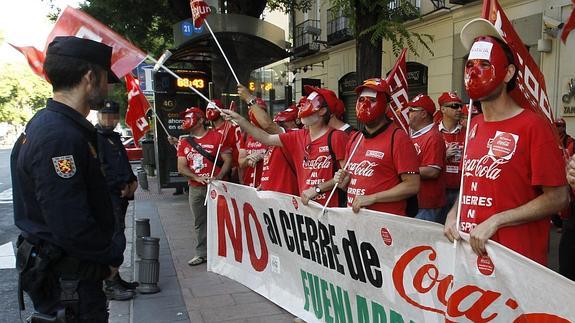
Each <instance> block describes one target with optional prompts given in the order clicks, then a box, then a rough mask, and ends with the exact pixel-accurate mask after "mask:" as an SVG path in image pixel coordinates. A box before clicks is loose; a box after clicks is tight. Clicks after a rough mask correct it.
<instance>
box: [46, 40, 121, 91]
mask: <svg viewBox="0 0 575 323" xmlns="http://www.w3.org/2000/svg"><path fill="white" fill-rule="evenodd" d="M50 55H57V56H66V57H73V58H76V59H81V60H83V61H86V62H88V63H92V64H96V65H99V66H101V67H102V68H103V69H105V70H106V71H108V83H119V82H120V79H118V77H117V76H116V74H114V72H112V69H111V66H112V47H110V46H108V45H106V44H102V43H99V42H97V41H93V40H90V39H85V38H78V37H74V36H59V37H56V38H54V40H53V41H52V42H51V43H50V44H49V45H48V50H47V52H46V56H50Z"/></svg>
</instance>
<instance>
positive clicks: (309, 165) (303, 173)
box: [224, 88, 348, 207]
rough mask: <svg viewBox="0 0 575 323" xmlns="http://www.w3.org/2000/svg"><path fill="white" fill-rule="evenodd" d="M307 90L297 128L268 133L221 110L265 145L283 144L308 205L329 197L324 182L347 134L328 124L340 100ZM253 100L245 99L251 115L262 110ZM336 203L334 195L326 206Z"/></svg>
mask: <svg viewBox="0 0 575 323" xmlns="http://www.w3.org/2000/svg"><path fill="white" fill-rule="evenodd" d="M309 90H311V91H308V93H309V95H308V96H307V98H306V100H305V103H304V104H303V106H302V107H301V108H300V110H299V112H298V117H299V118H300V120H301V122H302V124H303V125H304V126H305V127H304V129H300V130H297V131H292V132H286V133H280V134H270V133H267V132H265V131H264V130H262V129H260V128H259V127H256V126H254V125H252V124H251V123H250V122H248V121H247V120H246V119H244V118H243V117H242V116H240V115H239V114H237V113H235V112H233V111H231V110H224V114H225V115H226V117H227V118H228V119H233V120H235V121H236V122H237V123H238V124H239V126H240V127H241V128H242V130H244V131H246V132H247V133H248V134H249V135H251V136H253V137H254V138H255V140H257V141H259V142H261V143H263V144H265V145H268V146H276V147H283V148H284V149H285V151H286V152H287V153H289V155H290V157H291V159H292V161H293V164H294V166H295V172H296V175H297V179H298V188H299V191H300V194H301V197H302V202H303V203H304V204H307V203H308V202H309V201H310V200H315V201H316V202H318V203H320V204H324V203H325V202H326V201H327V197H328V194H327V193H326V192H328V190H329V188H327V187H324V182H326V181H328V180H329V179H331V178H332V177H333V175H334V174H335V172H336V171H337V170H338V169H339V168H341V167H343V163H344V160H343V158H344V155H345V145H346V143H347V140H348V136H347V134H346V133H345V132H343V131H339V130H334V129H332V128H330V127H329V126H328V122H329V119H330V116H331V115H330V109H331V108H332V107H334V106H335V105H336V104H337V101H339V99H338V98H337V96H336V95H335V93H333V91H330V90H327V89H321V88H310V89H309ZM255 103H256V99H255V98H253V97H252V98H251V99H250V100H249V101H248V106H249V107H250V115H256V114H261V113H262V109H261V108H260V107H259V106H258V105H256V104H255ZM252 110H253V111H252ZM342 202H345V201H342ZM338 205H339V198H338V197H337V196H335V195H334V198H332V199H331V200H330V203H329V204H328V206H334V207H335V206H338Z"/></svg>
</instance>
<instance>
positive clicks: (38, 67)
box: [10, 44, 46, 79]
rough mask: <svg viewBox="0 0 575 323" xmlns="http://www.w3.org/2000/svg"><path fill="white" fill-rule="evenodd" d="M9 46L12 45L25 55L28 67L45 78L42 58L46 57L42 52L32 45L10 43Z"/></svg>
mask: <svg viewBox="0 0 575 323" xmlns="http://www.w3.org/2000/svg"><path fill="white" fill-rule="evenodd" d="M10 46H12V47H14V49H16V50H17V51H19V52H20V53H22V55H24V56H25V57H26V60H27V61H28V65H30V68H31V69H32V71H33V72H34V73H35V74H36V75H38V76H40V77H41V78H43V79H46V75H44V60H45V59H46V56H45V55H44V52H42V51H41V50H39V49H37V48H36V47H34V46H22V47H19V46H14V45H12V44H10Z"/></svg>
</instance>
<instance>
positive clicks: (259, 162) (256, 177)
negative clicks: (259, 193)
mask: <svg viewBox="0 0 575 323" xmlns="http://www.w3.org/2000/svg"><path fill="white" fill-rule="evenodd" d="M256 101H258V106H259V107H261V108H262V109H264V110H267V107H266V104H265V102H264V101H263V100H262V99H260V98H256ZM254 104H255V101H254ZM248 114H249V118H250V122H251V123H252V124H253V125H255V126H256V127H258V128H261V126H260V124H259V123H258V120H257V119H256V118H255V117H254V115H253V113H248ZM267 150H268V147H267V146H266V145H264V144H263V143H261V142H260V141H258V140H256V139H254V137H252V136H251V135H250V134H248V133H244V134H243V135H242V136H241V137H240V155H239V158H238V163H239V165H240V167H241V168H243V177H242V184H244V185H247V186H251V187H255V188H258V187H259V186H260V180H261V178H262V170H263V164H264V162H263V159H264V156H265V155H266V153H267Z"/></svg>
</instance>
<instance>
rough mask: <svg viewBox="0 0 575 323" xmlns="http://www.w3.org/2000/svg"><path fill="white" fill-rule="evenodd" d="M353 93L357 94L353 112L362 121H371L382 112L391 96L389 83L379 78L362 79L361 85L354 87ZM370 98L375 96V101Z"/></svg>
mask: <svg viewBox="0 0 575 323" xmlns="http://www.w3.org/2000/svg"><path fill="white" fill-rule="evenodd" d="M355 93H357V95H358V98H357V102H356V104H355V114H356V115H357V120H358V121H359V122H362V123H369V122H372V121H374V120H376V119H377V118H379V117H380V116H381V115H382V114H384V113H385V110H386V109H387V102H388V98H389V97H390V96H391V92H390V89H389V84H387V82H386V81H385V80H383V79H380V78H372V79H368V80H365V81H363V84H362V85H360V86H358V87H356V88H355ZM370 98H375V101H374V102H372V101H371V100H370Z"/></svg>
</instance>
